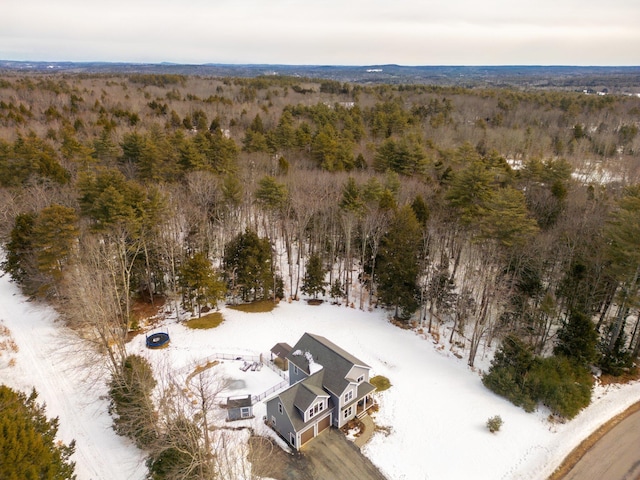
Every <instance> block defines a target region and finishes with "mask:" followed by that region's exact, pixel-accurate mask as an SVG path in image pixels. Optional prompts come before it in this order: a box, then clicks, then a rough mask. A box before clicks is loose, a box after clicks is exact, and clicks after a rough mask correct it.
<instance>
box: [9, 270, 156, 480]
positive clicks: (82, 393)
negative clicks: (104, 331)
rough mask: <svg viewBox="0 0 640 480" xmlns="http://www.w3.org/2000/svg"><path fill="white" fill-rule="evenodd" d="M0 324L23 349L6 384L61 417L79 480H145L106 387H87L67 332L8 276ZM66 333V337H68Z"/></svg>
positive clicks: (61, 431)
mask: <svg viewBox="0 0 640 480" xmlns="http://www.w3.org/2000/svg"><path fill="white" fill-rule="evenodd" d="M0 318H1V319H2V320H3V323H4V324H5V325H6V326H7V327H8V328H9V329H10V330H11V334H12V336H13V339H14V341H15V342H16V344H17V345H18V347H19V352H18V353H17V354H15V355H14V356H15V358H16V365H15V367H9V368H7V369H4V370H2V371H0V381H2V382H3V383H7V384H8V385H9V386H11V387H13V388H17V389H20V390H23V391H26V392H27V393H28V392H29V391H30V390H31V388H33V387H35V389H36V390H37V392H38V402H39V403H41V404H42V403H44V404H46V413H47V417H49V418H52V417H59V420H60V421H59V429H58V438H59V439H60V440H62V441H63V442H64V443H66V444H68V443H69V442H71V440H73V439H75V441H76V451H75V453H74V455H73V456H72V458H71V459H72V460H73V461H75V462H76V474H77V477H78V479H79V480H90V479H94V480H100V479H105V478H114V479H130V480H137V479H142V478H144V476H145V468H144V464H143V463H144V462H143V458H142V454H141V453H140V452H139V450H138V449H137V448H136V447H135V446H134V445H133V444H132V443H131V442H130V441H128V440H127V439H125V438H123V437H119V436H117V435H116V433H115V432H114V431H113V429H112V428H111V419H110V417H109V415H108V413H107V406H108V403H107V401H106V400H104V399H101V398H100V396H101V395H104V394H106V392H107V389H106V386H105V385H104V382H98V383H94V384H93V385H90V384H88V383H87V382H85V379H84V378H83V376H84V373H83V372H82V369H81V365H80V364H79V361H78V358H77V355H78V352H77V351H72V350H71V349H70V348H67V345H68V344H67V343H66V342H67V340H65V338H64V334H68V335H73V334H72V333H71V332H69V331H67V332H65V330H66V329H65V328H64V327H63V326H61V325H59V324H56V323H55V319H56V313H55V311H53V309H51V308H50V307H47V306H44V305H39V304H37V303H31V302H28V301H27V300H26V299H25V297H24V296H22V295H21V294H20V293H19V291H18V289H17V287H16V286H15V285H14V284H12V283H9V279H8V276H7V275H5V276H3V277H2V278H0ZM62 332H64V334H63V333H62Z"/></svg>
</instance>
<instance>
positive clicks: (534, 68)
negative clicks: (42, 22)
mask: <svg viewBox="0 0 640 480" xmlns="http://www.w3.org/2000/svg"><path fill="white" fill-rule="evenodd" d="M2 71H4V72H7V71H23V72H24V71H34V72H64V73H116V74H117V73H122V74H126V73H172V74H181V75H203V76H225V77H226V76H234V77H257V76H261V75H287V76H299V77H307V78H320V79H323V78H324V79H329V80H336V81H341V82H354V83H392V84H400V83H405V84H435V85H459V86H464V87H481V86H494V87H500V86H523V87H533V88H576V89H578V88H599V87H600V88H604V87H607V88H615V87H618V88H621V87H625V88H640V66H606V67H605V66H569V65H567V66H562V65H559V66H540V65H498V66H490V65H488V66H463V65H461V66H437V65H436V66H402V65H394V64H390V65H361V66H346V65H278V64H273V65H271V64H237V65H236V64H217V63H207V64H202V65H189V64H176V63H119V62H114V63H110V62H28V61H12V60H0V72H2Z"/></svg>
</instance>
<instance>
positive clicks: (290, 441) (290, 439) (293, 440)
mask: <svg viewBox="0 0 640 480" xmlns="http://www.w3.org/2000/svg"><path fill="white" fill-rule="evenodd" d="M289 443H290V444H291V445H292V446H294V447H295V446H296V436H295V435H294V434H293V433H292V432H289Z"/></svg>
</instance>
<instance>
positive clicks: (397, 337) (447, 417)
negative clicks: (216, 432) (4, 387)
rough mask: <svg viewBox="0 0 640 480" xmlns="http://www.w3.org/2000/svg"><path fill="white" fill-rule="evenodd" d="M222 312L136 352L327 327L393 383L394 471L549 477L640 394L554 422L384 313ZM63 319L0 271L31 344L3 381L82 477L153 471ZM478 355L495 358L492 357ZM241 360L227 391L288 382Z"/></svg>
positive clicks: (208, 346)
mask: <svg viewBox="0 0 640 480" xmlns="http://www.w3.org/2000/svg"><path fill="white" fill-rule="evenodd" d="M222 313H223V315H224V318H225V321H224V322H223V323H222V324H221V325H220V326H219V327H218V328H215V329H212V330H190V329H188V328H186V327H183V326H182V325H181V324H178V323H176V322H175V321H173V320H167V321H166V323H165V324H164V325H163V326H161V327H160V328H161V329H162V330H168V332H169V334H170V335H171V343H170V345H169V346H168V348H165V349H161V350H149V349H147V348H145V344H144V336H138V337H136V338H134V339H133V340H132V342H131V343H130V345H129V349H130V353H137V354H140V355H144V356H146V357H147V358H148V359H149V360H150V361H151V362H152V364H153V365H154V368H156V369H157V370H158V372H167V371H169V370H172V371H175V372H182V374H185V372H190V371H193V369H194V368H195V366H197V365H198V364H203V362H204V363H206V359H207V358H208V357H210V356H212V355H214V354H222V353H226V354H232V355H247V356H248V355H260V354H263V356H265V355H268V352H269V349H270V348H271V347H272V346H273V345H275V344H276V343H278V342H287V343H289V344H290V345H293V344H294V343H295V342H296V341H297V340H298V339H299V338H300V336H301V335H302V334H303V333H304V332H311V333H316V334H319V335H323V336H325V337H327V338H328V339H330V340H331V341H333V342H334V343H336V344H337V345H339V346H341V347H343V348H344V349H346V350H347V351H349V352H350V353H352V354H354V355H355V356H357V357H358V358H360V359H361V360H363V361H364V362H366V363H368V364H369V365H370V366H371V367H372V369H373V374H376V375H384V376H386V377H388V378H389V380H390V381H391V383H392V387H391V388H390V389H389V390H387V391H386V392H383V393H381V394H379V403H380V410H379V412H378V413H376V415H375V422H376V424H377V425H379V426H381V427H385V428H384V429H383V430H381V431H380V432H379V433H376V435H374V437H373V439H372V440H371V441H370V442H369V444H367V445H366V446H365V447H364V449H363V451H364V453H365V454H366V455H367V456H369V457H370V458H371V460H372V461H373V462H374V463H375V464H376V465H378V467H379V468H380V469H381V471H382V472H383V473H384V474H385V475H387V476H388V478H389V479H394V480H398V479H407V480H416V479H417V480H419V479H454V480H455V479H468V478H474V479H488V480H495V479H540V480H542V479H545V478H546V477H547V476H548V475H549V474H550V473H551V472H552V471H553V470H554V468H555V467H556V466H557V465H558V464H559V463H560V462H561V461H562V459H563V458H564V456H565V455H566V454H567V453H568V452H569V451H570V450H571V449H572V448H573V447H574V446H576V445H577V444H578V443H579V442H580V441H581V440H582V439H583V438H584V437H586V436H587V435H588V434H589V433H590V432H592V431H593V430H595V429H596V428H597V427H598V426H599V425H601V424H602V423H603V422H604V421H606V420H607V419H608V418H610V417H611V416H613V415H616V414H617V413H619V412H621V411H623V410H624V409H625V408H626V407H627V406H629V405H630V404H632V403H634V402H635V401H638V400H640V382H636V383H634V384H631V385H626V386H624V387H612V386H609V387H607V388H602V387H597V388H596V390H595V392H594V402H593V404H592V405H591V406H590V407H589V408H588V409H586V410H585V411H583V412H582V413H581V414H580V415H579V416H578V417H577V418H576V419H574V420H573V421H572V422H570V423H567V424H553V423H550V422H549V420H548V418H547V417H548V412H545V411H544V410H540V411H538V412H536V413H533V414H528V413H525V412H524V411H522V410H521V409H519V408H516V407H514V406H512V405H511V404H510V403H509V402H507V401H506V400H504V399H502V398H500V397H498V396H496V395H494V394H493V393H491V392H490V391H488V390H487V389H485V388H484V387H483V385H482V383H481V380H480V375H479V372H477V371H476V372H474V371H471V370H470V369H469V368H468V367H467V365H466V361H465V360H464V359H458V358H456V357H455V356H454V355H453V354H452V353H450V352H449V350H448V349H447V348H443V347H442V346H441V345H435V344H434V342H433V341H432V340H431V339H429V338H426V337H424V336H422V335H418V334H416V333H415V332H414V331H409V330H402V329H399V328H397V327H395V326H393V325H391V324H390V323H389V322H388V320H387V318H386V313H385V312H383V311H381V310H376V311H374V312H362V311H359V310H357V309H352V308H347V307H344V306H342V307H338V306H333V305H329V304H328V303H325V304H323V305H320V306H308V305H306V303H305V302H293V303H290V304H289V303H284V302H283V303H281V304H280V305H279V306H278V307H277V308H276V309H274V310H273V311H272V312H269V313H252V314H250V313H242V312H238V311H235V310H231V309H223V310H222ZM54 318H55V315H54V313H53V312H52V311H51V310H50V309H48V308H46V307H42V306H37V305H33V304H31V303H28V302H26V301H25V299H24V298H23V297H22V296H21V295H20V294H19V293H18V290H17V288H16V287H15V285H13V284H11V283H9V281H8V278H7V277H6V276H5V277H3V278H2V279H0V319H1V320H2V322H3V324H4V325H6V326H7V327H8V328H9V329H10V330H11V332H12V334H13V337H14V339H15V341H16V343H17V344H18V346H19V348H20V351H19V352H18V353H17V354H14V357H15V358H16V365H15V366H14V367H8V366H6V362H3V363H0V366H2V368H1V369H0V380H1V381H3V382H5V383H8V384H10V385H12V386H14V387H19V388H22V389H26V388H30V387H31V385H35V387H36V388H37V389H38V391H39V392H40V398H41V399H42V400H44V401H46V402H47V408H48V412H49V414H50V415H59V416H60V424H61V428H60V434H61V438H62V439H63V440H64V441H69V440H70V439H72V438H75V439H76V441H77V453H76V455H75V460H76V461H77V463H78V466H77V471H78V478H79V479H80V480H84V479H89V478H94V479H102V478H113V479H128V478H131V479H142V478H143V477H144V466H143V464H142V463H141V462H142V455H141V454H140V453H139V452H137V451H136V450H135V448H134V447H132V446H131V444H130V443H129V442H128V441H126V440H125V439H123V438H121V437H118V436H116V435H115V434H114V433H113V431H112V430H111V429H110V427H109V425H110V419H109V417H108V415H107V414H106V404H107V403H106V401H105V400H104V399H101V396H103V395H104V394H105V390H106V389H105V387H104V385H103V383H104V382H96V383H94V384H92V385H89V384H88V383H86V382H87V380H86V379H85V378H83V375H82V374H81V373H80V372H79V371H78V369H77V368H74V359H73V356H72V355H70V354H68V353H67V354H65V355H56V354H55V352H58V351H62V350H64V345H65V341H66V340H65V335H61V334H60V332H64V328H63V327H62V326H60V325H59V324H56V323H54ZM2 358H6V354H4V357H0V360H2ZM479 360H480V361H479V362H478V363H479V364H481V365H484V366H485V367H486V365H487V364H488V360H489V359H488V358H485V359H479ZM240 365H242V362H238V361H230V360H225V361H224V363H223V364H219V365H216V366H214V367H212V368H214V369H218V372H219V373H220V375H221V376H223V377H227V378H229V379H231V380H234V383H233V385H234V388H233V389H231V390H228V391H227V392H223V395H222V396H226V395H227V394H231V395H237V394H243V393H252V394H260V393H262V391H264V390H265V389H267V388H269V387H270V386H272V385H275V384H277V383H278V382H279V381H280V377H278V376H277V375H276V374H275V373H273V372H272V371H271V370H269V369H268V368H266V367H265V368H263V369H262V370H261V371H260V372H257V371H255V372H252V371H248V372H242V371H241V370H240V369H239V366H240ZM222 396H221V397H222ZM221 400H223V398H221ZM263 414H264V404H262V403H259V404H257V405H256V406H254V415H255V416H256V418H255V419H253V420H251V421H244V422H245V424H247V422H248V423H250V424H251V425H252V426H254V427H255V428H258V429H260V428H261V427H262V425H261V423H262V422H261V419H262V415H263ZM494 415H500V416H501V417H502V419H503V421H504V424H503V426H502V428H501V430H500V431H499V432H498V433H497V434H491V433H489V431H488V430H487V428H486V426H485V423H486V421H487V419H488V418H489V417H492V416H494ZM260 431H262V430H260Z"/></svg>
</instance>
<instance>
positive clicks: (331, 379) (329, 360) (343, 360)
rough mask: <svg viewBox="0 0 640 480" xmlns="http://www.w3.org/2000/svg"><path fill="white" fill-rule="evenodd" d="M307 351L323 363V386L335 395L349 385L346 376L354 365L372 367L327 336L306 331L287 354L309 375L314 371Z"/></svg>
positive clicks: (292, 361) (318, 361)
mask: <svg viewBox="0 0 640 480" xmlns="http://www.w3.org/2000/svg"><path fill="white" fill-rule="evenodd" d="M305 352H309V353H311V355H312V356H313V361H314V362H315V363H316V364H318V365H322V367H323V370H324V372H325V373H324V379H323V386H324V388H326V389H328V390H329V391H330V392H332V393H334V394H335V395H340V394H341V393H342V392H343V391H344V390H345V388H347V385H349V380H347V379H346V377H347V375H348V373H349V371H350V370H351V369H352V368H353V367H354V365H358V366H361V367H365V368H370V367H369V366H368V365H367V364H366V363H364V362H363V361H361V360H359V359H358V358H356V357H354V356H353V355H351V354H350V353H349V352H347V351H346V350H343V349H342V348H340V347H339V346H337V345H336V344H335V343H333V342H331V341H329V340H327V339H326V338H324V337H322V336H320V335H314V334H311V333H305V334H304V335H303V336H302V338H300V340H298V343H296V344H295V346H294V347H293V350H292V352H291V353H290V354H289V355H287V359H288V360H289V362H291V363H293V364H294V365H295V366H297V367H298V368H299V369H301V370H302V371H303V372H305V373H306V374H307V375H310V374H311V373H313V372H311V371H310V368H309V360H308V359H307V357H306V355H304V353H305ZM352 380H355V379H352Z"/></svg>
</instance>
